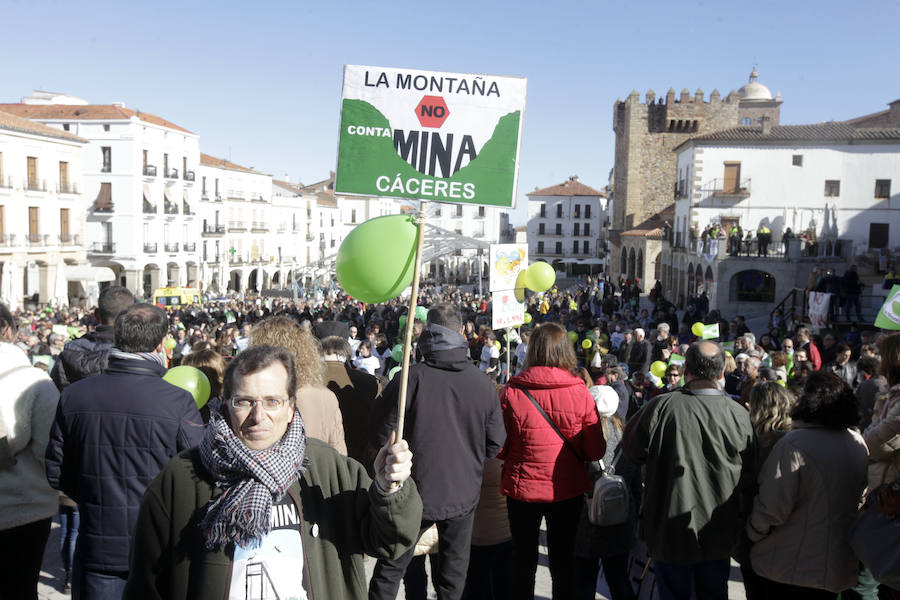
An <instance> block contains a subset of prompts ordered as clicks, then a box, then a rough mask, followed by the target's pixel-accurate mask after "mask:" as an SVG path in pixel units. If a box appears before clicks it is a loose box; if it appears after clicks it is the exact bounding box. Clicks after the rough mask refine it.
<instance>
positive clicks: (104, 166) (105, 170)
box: [100, 163, 112, 173]
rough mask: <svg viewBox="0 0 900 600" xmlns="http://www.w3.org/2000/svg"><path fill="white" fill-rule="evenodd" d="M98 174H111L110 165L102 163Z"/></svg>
mask: <svg viewBox="0 0 900 600" xmlns="http://www.w3.org/2000/svg"><path fill="white" fill-rule="evenodd" d="M100 172H101V173H112V164H110V163H103V164H102V165H100Z"/></svg>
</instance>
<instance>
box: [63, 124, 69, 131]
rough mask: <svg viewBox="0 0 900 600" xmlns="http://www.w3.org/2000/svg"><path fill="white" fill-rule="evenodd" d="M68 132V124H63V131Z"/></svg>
mask: <svg viewBox="0 0 900 600" xmlns="http://www.w3.org/2000/svg"><path fill="white" fill-rule="evenodd" d="M68 130H69V124H68V123H63V131H68Z"/></svg>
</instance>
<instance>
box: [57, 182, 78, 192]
mask: <svg viewBox="0 0 900 600" xmlns="http://www.w3.org/2000/svg"><path fill="white" fill-rule="evenodd" d="M56 193H57V194H77V193H78V185H77V184H75V183H69V182H65V183H58V184H56Z"/></svg>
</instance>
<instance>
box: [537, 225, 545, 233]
mask: <svg viewBox="0 0 900 600" xmlns="http://www.w3.org/2000/svg"><path fill="white" fill-rule="evenodd" d="M538 235H544V224H543V223H538Z"/></svg>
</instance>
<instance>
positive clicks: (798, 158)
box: [791, 154, 803, 167]
mask: <svg viewBox="0 0 900 600" xmlns="http://www.w3.org/2000/svg"><path fill="white" fill-rule="evenodd" d="M791 164H792V165H793V166H795V167H802V166H803V155H802V154H794V155H793V156H792V157H791Z"/></svg>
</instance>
